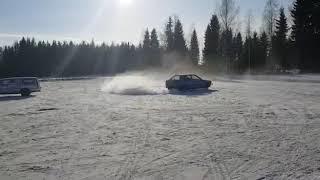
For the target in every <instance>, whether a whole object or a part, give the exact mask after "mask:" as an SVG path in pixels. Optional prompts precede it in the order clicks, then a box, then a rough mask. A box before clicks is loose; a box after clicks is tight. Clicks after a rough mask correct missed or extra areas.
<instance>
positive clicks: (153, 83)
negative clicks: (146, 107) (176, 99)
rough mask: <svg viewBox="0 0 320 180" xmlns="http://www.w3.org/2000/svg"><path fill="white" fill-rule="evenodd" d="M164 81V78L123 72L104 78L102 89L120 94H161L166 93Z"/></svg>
mask: <svg viewBox="0 0 320 180" xmlns="http://www.w3.org/2000/svg"><path fill="white" fill-rule="evenodd" d="M164 83H165V81H164V80H163V81H162V80H157V79H155V78H149V77H148V76H147V75H145V74H144V75H143V74H138V73H133V74H123V75H118V76H115V77H113V78H112V79H111V80H110V79H108V80H106V81H105V83H104V84H103V86H102V91H105V92H108V93H111V94H120V95H161V94H167V93H168V92H167V90H166V88H165V84H164Z"/></svg>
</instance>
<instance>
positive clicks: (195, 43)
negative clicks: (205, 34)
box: [190, 29, 200, 66]
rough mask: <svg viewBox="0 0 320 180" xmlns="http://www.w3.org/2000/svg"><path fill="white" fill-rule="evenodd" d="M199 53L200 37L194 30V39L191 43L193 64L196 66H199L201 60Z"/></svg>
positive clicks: (192, 38)
mask: <svg viewBox="0 0 320 180" xmlns="http://www.w3.org/2000/svg"><path fill="white" fill-rule="evenodd" d="M199 53H200V51H199V42H198V36H197V32H196V30H195V29H194V30H193V32H192V37H191V42H190V56H191V60H192V62H193V64H194V65H196V66H197V65H198V64H199V60H200V54H199Z"/></svg>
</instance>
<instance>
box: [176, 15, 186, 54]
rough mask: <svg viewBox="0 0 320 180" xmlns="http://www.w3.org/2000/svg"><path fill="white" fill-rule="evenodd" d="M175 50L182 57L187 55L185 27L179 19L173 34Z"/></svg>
mask: <svg viewBox="0 0 320 180" xmlns="http://www.w3.org/2000/svg"><path fill="white" fill-rule="evenodd" d="M173 49H174V50H175V51H176V52H178V53H179V54H180V55H186V52H187V46H186V40H185V39H184V32H183V27H182V24H181V22H180V20H179V19H177V21H176V23H175V26H174V33H173Z"/></svg>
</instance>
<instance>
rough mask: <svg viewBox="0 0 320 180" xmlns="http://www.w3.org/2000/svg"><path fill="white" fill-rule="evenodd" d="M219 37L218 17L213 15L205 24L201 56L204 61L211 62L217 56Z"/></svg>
mask: <svg viewBox="0 0 320 180" xmlns="http://www.w3.org/2000/svg"><path fill="white" fill-rule="evenodd" d="M219 39H220V24H219V20H218V17H217V16H216V15H213V16H212V18H211V20H210V23H209V25H208V26H207V29H206V32H205V37H204V49H203V58H204V60H205V62H206V63H209V64H212V63H213V61H214V59H215V58H217V56H218V48H219Z"/></svg>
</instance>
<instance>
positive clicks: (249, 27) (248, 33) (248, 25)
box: [246, 9, 253, 37]
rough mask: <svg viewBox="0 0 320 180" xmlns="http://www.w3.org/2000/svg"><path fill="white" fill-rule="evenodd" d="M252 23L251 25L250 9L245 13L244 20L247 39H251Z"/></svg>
mask: <svg viewBox="0 0 320 180" xmlns="http://www.w3.org/2000/svg"><path fill="white" fill-rule="evenodd" d="M252 23H253V16H252V10H251V9H250V10H249V11H248V13H247V19H246V36H247V37H251V34H252Z"/></svg>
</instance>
